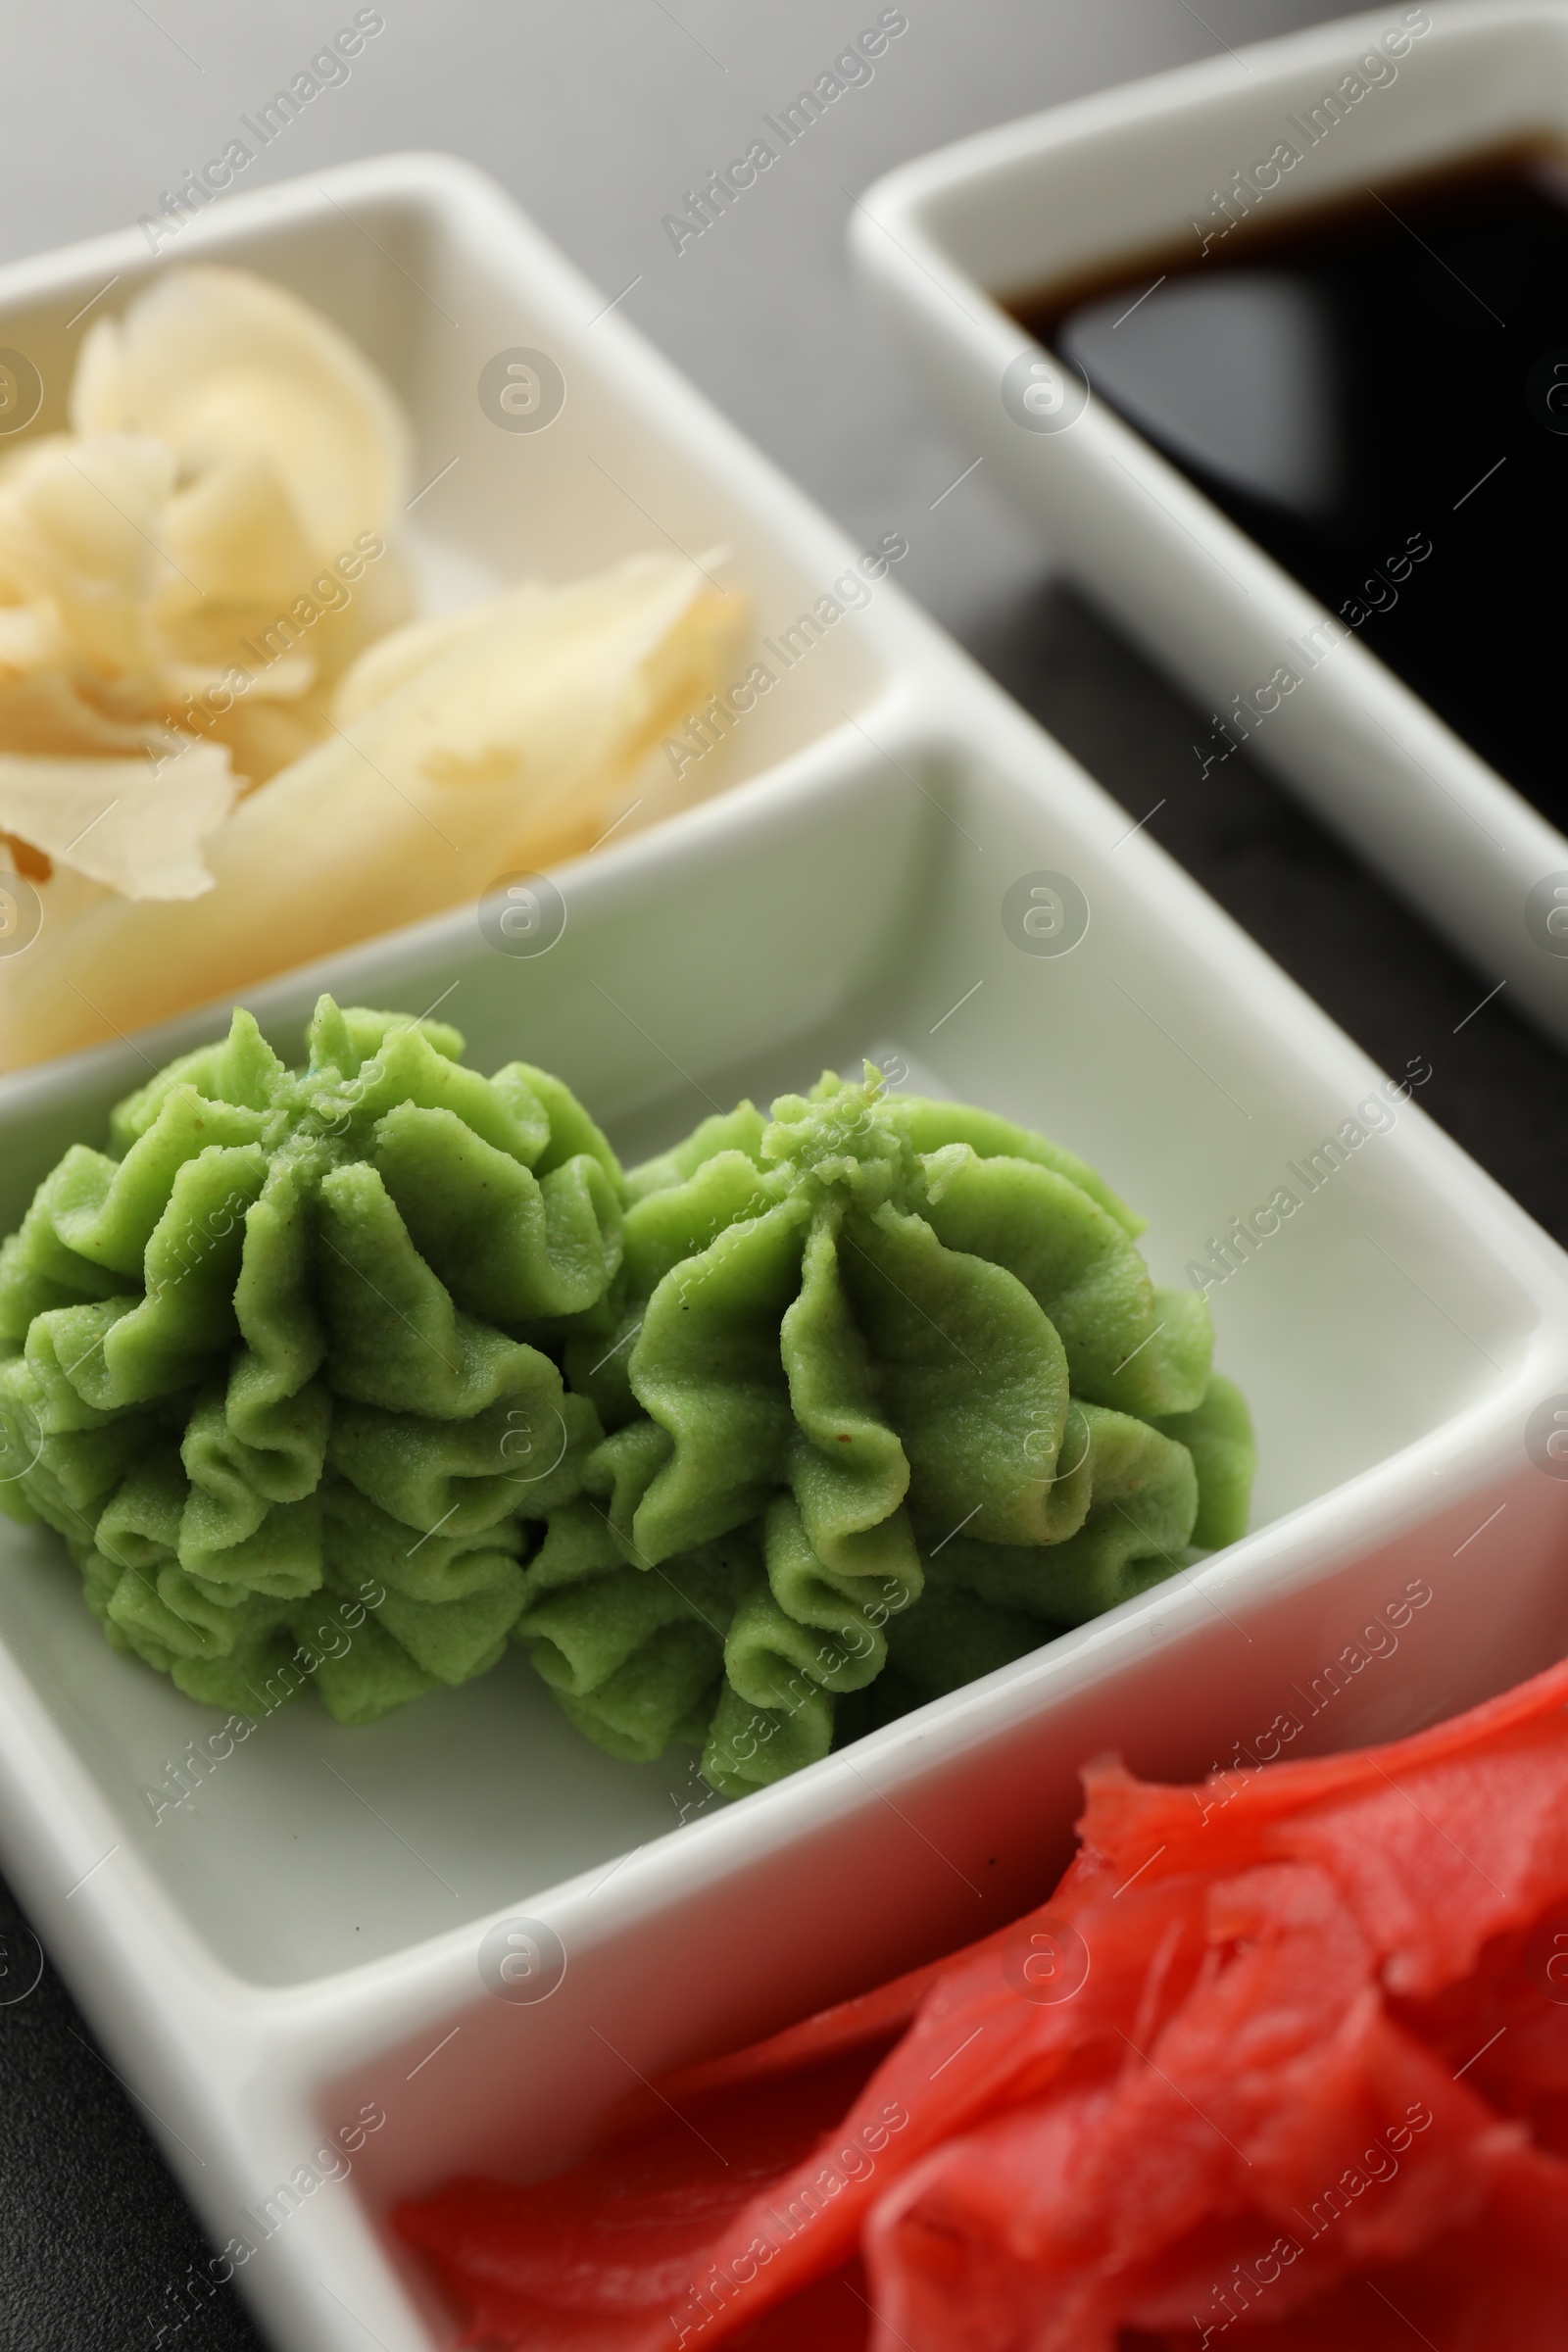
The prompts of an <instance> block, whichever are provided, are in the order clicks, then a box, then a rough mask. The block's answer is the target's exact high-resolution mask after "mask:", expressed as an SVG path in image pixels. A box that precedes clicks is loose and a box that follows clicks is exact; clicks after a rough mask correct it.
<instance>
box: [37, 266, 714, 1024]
mask: <svg viewBox="0 0 1568 2352" xmlns="http://www.w3.org/2000/svg"><path fill="white" fill-rule="evenodd" d="M70 417H71V427H72V429H71V431H70V432H66V433H57V434H52V435H49V436H46V437H42V438H39V439H37V440H34V441H29V442H25V443H24V444H23V445H22V446H21V447H20V448H19V449H17V450H16V451H14V452H13V453H11V454H10V455H9V456H8V457H7V458H5V459H4V460H0V872H3V871H4V870H5V869H6V868H8V867H9V868H10V869H12V870H14V871H16V872H19V873H21V874H22V875H24V876H25V877H27V879H28V880H29V881H30V882H31V884H32V886H33V887H34V888H35V889H36V890H37V892H38V894H39V897H40V899H41V901H42V906H43V920H42V923H41V926H40V927H39V929H38V932H37V936H36V937H35V938H33V939H32V941H31V943H30V944H29V945H28V946H27V947H26V949H25V952H24V953H21V954H17V955H13V956H0V1069H14V1068H18V1067H21V1066H23V1065H25V1064H27V1063H30V1062H34V1061H37V1060H40V1059H42V1058H44V1057H46V1056H47V1055H50V1054H59V1053H63V1052H68V1051H70V1050H72V1049H73V1048H75V1047H78V1046H81V1045H85V1044H88V1043H91V1042H95V1041H96V1040H98V1039H100V1038H103V1037H106V1036H109V1035H111V1034H113V1033H114V1032H116V1031H120V1032H124V1031H127V1030H130V1029H133V1028H135V1027H136V1026H138V1025H140V1024H143V1023H146V1022H149V1021H153V1020H158V1019H161V1018H163V1017H165V1016H167V1015H169V1014H171V1013H173V1012H176V1011H179V1010H181V1009H183V1008H185V1007H187V1006H189V1005H196V1004H200V1003H203V1002H205V1001H206V1000H207V999H209V998H212V997H215V996H219V995H222V994H226V993H231V992H233V991H235V990H237V989H240V988H243V987H246V986H249V985H251V984H253V983H255V982H256V981H258V980H261V979H264V978H266V977H269V976H270V975H271V974H274V973H276V972H278V971H281V970H285V969H287V968H289V967H290V966H292V965H295V964H298V963H301V962H304V961H307V960H309V959H311V958H314V957H316V956H324V955H327V954H330V953H331V952H332V951H334V950H335V949H338V948H341V947H345V946H348V945H350V944H351V943H353V942H355V941H358V940H362V939H365V938H368V937H369V936H371V935H373V934H374V933H376V932H380V931H385V930H388V929H391V928H393V927H394V926H395V925H397V924H400V923H405V922H408V921H411V920H414V919H416V918H417V917H419V916H421V915H426V914H431V913H435V912H437V911H439V910H441V909H443V908H446V907H452V906H455V905H458V904H460V903H462V902H463V901H464V900H466V899H468V900H471V899H474V898H476V897H477V896H478V895H479V894H480V893H481V892H482V891H483V890H484V888H485V887H486V885H487V884H488V883H489V882H491V881H492V880H494V879H495V877H496V876H497V875H498V874H501V873H504V872H506V871H508V870H509V869H513V870H515V869H516V868H518V867H537V866H540V865H543V864H545V863H546V862H548V861H549V860H550V859H551V858H559V857H563V856H566V855H570V854H572V853H574V852H576V851H579V850H583V849H586V848H588V847H589V846H590V845H591V843H592V842H593V840H594V839H595V838H596V837H597V835H598V834H599V833H600V832H602V831H603V830H604V828H605V826H607V825H609V824H612V823H613V822H614V820H615V818H616V817H617V816H619V815H620V813H621V811H622V809H624V808H625V806H626V803H627V800H628V797H629V794H630V792H631V790H632V787H633V779H635V778H636V777H637V775H638V771H639V769H640V768H641V767H643V765H644V763H645V762H646V761H647V760H648V757H649V754H650V752H651V751H652V750H653V748H654V747H655V746H656V745H657V744H658V742H659V740H660V738H661V736H662V734H664V733H666V732H667V731H668V730H669V729H670V727H671V726H672V725H674V724H675V723H676V722H677V721H678V720H679V718H680V716H681V714H682V713H683V712H685V711H690V710H693V709H696V708H698V707H700V706H701V704H702V703H703V702H704V701H705V700H706V698H707V696H708V695H709V693H710V692H711V689H712V686H713V684H714V682H715V679H716V676H717V671H718V665H719V662H720V660H721V658H722V654H723V649H724V643H725V640H726V639H727V638H728V637H729V635H730V634H731V632H732V630H733V628H734V625H735V619H736V615H737V610H738V608H737V603H736V600H735V599H733V598H730V597H727V596H724V595H721V594H719V593H718V592H717V591H715V590H713V589H712V588H711V586H710V585H709V584H708V582H707V579H706V575H704V574H702V573H701V572H700V571H699V570H698V569H697V567H696V566H694V565H693V564H691V563H690V562H688V561H686V560H684V559H682V558H679V557H675V556H668V557H666V556H663V555H660V556H649V557H642V558H637V559H634V560H633V561H631V562H629V563H626V564H621V565H620V566H619V567H618V568H616V569H614V570H613V571H610V572H608V573H606V574H604V575H603V576H602V577H599V578H596V579H590V580H585V581H580V582H577V583H574V584H573V585H571V586H568V587H564V588H544V587H540V586H537V585H532V584H530V585H527V586H524V587H520V588H517V589H515V590H512V591H510V592H509V593H507V594H506V595H503V596H501V597H498V598H496V599H494V600H492V601H491V602H489V603H487V604H484V605H481V606H479V607H476V608H474V609H472V610H470V611H468V612H465V613H457V614H454V615H450V616H442V617H441V618H439V619H428V620H413V619H410V617H409V615H410V612H411V597H410V592H409V586H408V576H407V573H406V570H405V569H404V567H403V566H402V564H400V562H399V560H398V557H397V555H396V553H395V552H394V551H393V549H392V548H391V546H390V540H391V537H392V533H393V526H394V522H395V520H397V519H398V518H400V517H401V515H402V514H403V511H404V508H405V505H406V501H407V494H408V486H409V479H410V475H409V446H410V432H409V427H408V423H407V420H406V418H405V417H404V416H403V414H402V412H401V410H400V408H399V406H398V403H397V402H396V401H395V400H394V398H393V396H392V394H391V393H390V391H389V390H388V389H387V387H386V385H385V384H384V383H383V382H382V381H381V379H380V377H379V376H378V375H377V374H376V373H375V371H374V370H373V368H370V366H369V365H368V362H367V361H366V360H365V359H364V358H363V357H362V356H361V354H360V353H359V352H358V351H357V350H356V349H355V348H354V347H353V346H352V345H351V344H350V343H349V342H348V341H347V340H346V338H344V337H343V336H342V335H340V334H339V333H338V332H337V330H336V329H335V328H334V327H332V326H330V325H329V324H328V323H327V321H326V320H325V319H322V318H320V317H319V315H318V314H317V313H316V312H314V311H312V310H311V309H309V308H308V307H307V306H306V305H305V304H304V303H302V302H300V301H298V300H297V299H296V298H295V297H294V296H293V295H291V294H288V293H285V292H284V291H283V290H282V289H281V288H279V287H277V286H275V285H271V284H270V283H268V282H266V281H264V280H262V279H260V278H256V277H252V276H251V275H249V274H248V273H247V272H245V271H243V270H225V269H218V268H206V267H201V268H190V269H183V270H171V271H170V272H168V273H167V274H165V275H163V276H162V277H160V278H159V279H158V280H157V281H156V282H155V283H154V285H153V286H152V287H151V289H150V290H149V291H148V292H147V293H145V294H143V295H142V296H141V297H140V298H139V299H138V300H137V301H136V302H135V303H134V304H132V306H131V307H130V309H129V310H128V311H127V312H126V314H125V316H124V318H123V319H120V320H118V321H117V320H113V319H103V320H100V321H99V322H98V323H97V324H96V325H95V326H94V327H93V329H92V330H91V332H90V334H89V335H88V337H87V340H86V342H85V345H84V347H83V350H82V354H81V359H80V362H79V364H78V367H77V370H76V376H75V381H74V383H73V389H72V396H71V409H70Z"/></svg>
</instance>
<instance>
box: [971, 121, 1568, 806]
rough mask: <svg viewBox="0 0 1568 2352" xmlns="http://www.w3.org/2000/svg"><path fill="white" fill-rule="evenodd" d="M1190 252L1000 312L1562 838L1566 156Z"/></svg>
mask: <svg viewBox="0 0 1568 2352" xmlns="http://www.w3.org/2000/svg"><path fill="white" fill-rule="evenodd" d="M1236 209H1237V210H1239V209H1240V208H1239V207H1238V208H1236ZM1224 225H1225V223H1224V220H1223V217H1222V218H1220V219H1218V220H1216V221H1214V222H1213V223H1212V224H1211V227H1212V228H1213V229H1215V230H1218V229H1220V228H1223V227H1224ZM1198 246H1199V238H1198V235H1197V232H1196V231H1195V233H1194V235H1193V239H1192V243H1191V244H1190V245H1187V246H1184V247H1182V248H1180V249H1177V250H1175V251H1172V252H1170V253H1162V254H1158V255H1154V256H1152V257H1151V258H1150V260H1149V261H1148V262H1147V264H1145V265H1144V266H1142V267H1138V268H1135V267H1134V266H1133V265H1130V264H1129V265H1127V266H1125V267H1119V268H1118V269H1117V270H1116V272H1115V277H1114V282H1112V281H1111V278H1110V276H1109V274H1108V273H1107V274H1104V275H1102V276H1101V277H1100V278H1099V279H1098V280H1097V281H1096V282H1095V283H1094V284H1088V283H1085V282H1080V283H1079V284H1077V285H1075V286H1070V287H1058V288H1055V289H1047V290H1045V291H1043V292H1042V293H1040V294H1039V295H1035V296H1031V297H1029V298H1028V299H1026V300H1022V301H1015V302H1014V303H1013V304H1012V305H1011V307H1012V309H1013V312H1014V314H1015V316H1016V317H1017V318H1018V319H1019V321H1020V323H1021V324H1022V325H1024V326H1025V327H1027V328H1028V330H1029V331H1030V333H1031V334H1033V335H1034V336H1036V337H1037V338H1038V339H1039V340H1040V341H1041V342H1043V343H1045V344H1047V345H1048V346H1049V347H1050V348H1051V349H1052V350H1054V352H1055V353H1056V355H1057V356H1058V358H1060V359H1062V360H1064V361H1066V362H1067V363H1068V364H1069V365H1070V366H1071V367H1073V368H1076V369H1077V371H1078V372H1079V373H1080V374H1081V375H1084V376H1086V377H1087V378H1088V380H1089V382H1090V384H1091V385H1092V387H1093V389H1094V393H1095V395H1096V397H1098V398H1100V399H1103V400H1104V401H1106V402H1107V403H1108V404H1109V406H1110V407H1112V408H1114V409H1115V410H1117V411H1118V412H1119V414H1120V415H1122V416H1123V417H1125V418H1126V419H1127V421H1128V422H1129V423H1131V424H1133V425H1136V426H1137V428H1138V429H1139V430H1140V431H1141V432H1142V433H1144V434H1145V435H1146V437H1147V438H1148V439H1150V440H1151V441H1152V442H1153V443H1154V444H1155V446H1156V447H1157V448H1158V449H1159V450H1161V451H1162V453H1163V454H1164V455H1165V456H1166V457H1167V458H1169V459H1170V460H1171V461H1172V463H1173V464H1175V465H1176V466H1179V467H1180V468H1181V470H1182V471H1183V472H1184V473H1185V474H1187V475H1188V476H1189V477H1190V478H1191V480H1192V481H1193V482H1195V483H1196V484H1197V485H1198V486H1199V487H1200V488H1201V489H1202V490H1203V491H1204V492H1206V494H1207V495H1208V497H1209V498H1211V499H1212V500H1213V501H1214V503H1215V505H1216V506H1218V507H1222V508H1223V509H1224V511H1225V513H1226V514H1227V515H1230V516H1231V517H1232V519H1233V520H1234V521H1235V522H1237V523H1238V524H1240V526H1241V528H1242V529H1243V530H1244V531H1246V532H1248V533H1249V535H1250V537H1251V538H1253V539H1255V540H1257V541H1258V542H1259V543H1260V544H1261V545H1262V546H1263V547H1265V548H1266V549H1267V550H1268V552H1269V553H1270V554H1271V555H1272V556H1274V557H1275V558H1276V560H1277V561H1278V562H1279V563H1280V564H1283V565H1284V567H1285V568H1286V570H1288V571H1290V572H1292V573H1294V574H1295V576H1296V578H1297V579H1299V581H1300V582H1301V583H1302V584H1303V586H1305V587H1306V588H1308V589H1310V590H1311V591H1312V592H1313V593H1314V594H1315V595H1316V596H1318V597H1320V598H1321V599H1322V601H1323V603H1324V604H1325V605H1326V606H1327V607H1328V609H1329V611H1330V612H1331V613H1338V614H1340V615H1342V616H1343V618H1344V619H1345V620H1346V621H1347V622H1348V624H1349V625H1351V626H1352V627H1354V628H1356V629H1357V630H1358V631H1359V634H1360V638H1361V642H1362V643H1363V644H1364V645H1366V646H1367V647H1369V648H1370V650H1371V651H1372V652H1374V653H1376V654H1379V655H1381V657H1382V658H1383V660H1384V661H1385V662H1388V664H1389V665H1390V667H1391V668H1392V669H1394V670H1395V671H1397V674H1398V675H1399V676H1400V677H1401V678H1402V679H1404V681H1405V682H1406V684H1407V685H1409V686H1410V687H1412V688H1413V689H1414V691H1415V692H1416V693H1417V694H1419V695H1420V696H1421V697H1422V698H1423V700H1425V701H1426V702H1428V703H1430V704H1431V706H1432V707H1433V709H1434V710H1435V711H1438V712H1439V713H1440V714H1441V716H1442V717H1443V718H1445V719H1446V721H1447V723H1448V724H1449V726H1451V727H1452V728H1453V729H1454V731H1455V732H1456V733H1457V734H1458V735H1460V736H1462V737H1463V739H1464V740H1465V742H1467V743H1468V744H1470V745H1471V746H1472V747H1473V749H1474V750H1475V751H1477V752H1478V753H1479V754H1480V755H1481V757H1482V758H1483V759H1484V760H1490V761H1491V763H1492V765H1493V766H1494V767H1495V768H1496V769H1497V770H1498V771H1499V772H1500V773H1501V774H1502V775H1504V776H1506V777H1507V778H1508V780H1509V782H1510V783H1512V784H1514V785H1516V786H1517V787H1518V789H1519V790H1520V791H1521V792H1523V793H1524V794H1526V795H1527V796H1528V798H1529V799H1530V800H1532V801H1533V802H1534V803H1535V804H1536V806H1537V807H1538V808H1539V809H1542V810H1543V811H1544V813H1545V814H1546V815H1547V816H1549V817H1550V818H1552V820H1553V821H1554V822H1556V823H1558V824H1561V825H1564V826H1565V828H1568V710H1565V707H1564V700H1563V693H1562V688H1563V684H1564V681H1565V679H1568V529H1565V525H1568V496H1565V491H1568V158H1565V157H1564V156H1562V155H1561V154H1560V153H1557V152H1552V151H1548V150H1546V149H1544V148H1538V147H1533V148H1530V149H1519V148H1515V149H1512V150H1510V151H1508V152H1506V153H1498V154H1494V155H1492V156H1489V157H1487V158H1484V159H1481V160H1479V161H1477V162H1475V163H1473V164H1470V165H1468V166H1467V167H1465V168H1464V169H1462V170H1449V171H1447V172H1444V173H1442V174H1441V175H1433V176H1429V177H1426V178H1422V179H1414V180H1412V179H1406V180H1403V181H1393V180H1391V181H1388V182H1386V183H1382V184H1380V185H1378V186H1377V187H1376V188H1375V189H1373V190H1368V191H1367V192H1365V193H1358V194H1357V196H1356V197H1355V199H1354V200H1353V201H1351V202H1347V203H1340V204H1336V205H1335V206H1333V207H1320V208H1314V209H1312V210H1310V211H1306V212H1298V213H1297V214H1295V215H1294V216H1291V215H1282V216H1281V217H1280V218H1279V219H1278V220H1271V219H1270V213H1269V199H1268V197H1266V196H1265V197H1263V198H1262V199H1261V200H1260V201H1259V202H1258V203H1257V204H1256V206H1255V207H1254V209H1253V211H1252V212H1251V213H1250V215H1248V216H1247V217H1246V218H1244V219H1240V220H1238V221H1237V223H1236V225H1235V226H1234V227H1232V228H1231V229H1230V230H1229V232H1228V233H1226V234H1225V235H1224V236H1223V238H1217V237H1214V238H1211V241H1210V242H1209V244H1208V246H1207V249H1206V251H1204V252H1202V253H1201V255H1200V253H1199V251H1198ZM1156 279H1157V280H1160V281H1161V282H1158V283H1156V284H1155V285H1154V290H1153V291H1152V292H1150V291H1149V288H1150V285H1151V282H1152V281H1153V280H1156ZM1140 297H1143V299H1140ZM1134 305H1136V307H1130V306H1134ZM1285 659H1289V657H1287V656H1286V655H1285V654H1284V653H1283V650H1282V660H1285ZM1295 666H1296V667H1297V669H1298V670H1299V669H1300V667H1301V664H1300V663H1299V662H1297V663H1295ZM1236 683H1237V686H1238V688H1239V689H1240V688H1245V687H1247V686H1248V685H1249V684H1250V681H1248V680H1245V679H1241V678H1238V679H1237V681H1236Z"/></svg>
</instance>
